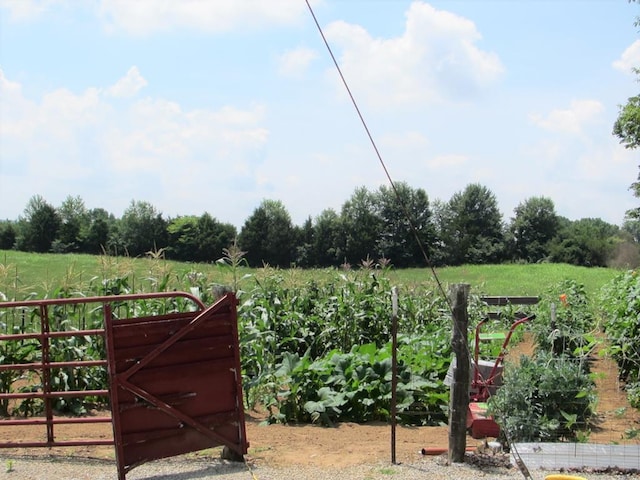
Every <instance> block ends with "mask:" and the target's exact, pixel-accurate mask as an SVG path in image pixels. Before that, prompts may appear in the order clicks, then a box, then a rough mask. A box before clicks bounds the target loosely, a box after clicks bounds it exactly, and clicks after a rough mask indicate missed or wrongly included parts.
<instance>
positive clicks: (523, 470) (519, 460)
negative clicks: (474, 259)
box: [305, 0, 533, 480]
mask: <svg viewBox="0 0 640 480" xmlns="http://www.w3.org/2000/svg"><path fill="white" fill-rule="evenodd" d="M305 3H306V4H307V7H308V8H309V12H310V13H311V17H312V18H313V21H314V23H315V24H316V27H317V29H318V32H319V33H320V36H321V37H322V41H323V42H324V44H325V46H326V47H327V51H328V52H329V55H330V56H331V60H332V61H333V64H334V65H335V67H336V70H337V71H338V75H340V79H341V81H342V84H343V85H344V88H345V89H346V91H347V94H348V95H349V98H350V99H351V103H352V104H353V107H354V108H355V110H356V113H357V114H358V118H360V122H361V123H362V126H363V127H364V130H365V132H366V133H367V137H368V138H369V142H371V146H372V147H373V150H374V151H375V153H376V156H377V157H378V161H379V162H380V165H381V166H382V169H383V170H384V173H385V175H386V177H387V180H388V181H389V184H390V185H391V188H392V189H393V192H394V193H395V195H396V199H397V200H398V202H399V203H400V206H401V208H402V212H403V214H404V216H405V218H406V219H407V221H408V222H409V226H410V228H411V232H412V233H413V236H414V238H415V240H416V242H417V244H418V247H419V248H420V252H421V253H422V256H423V258H424V260H425V262H426V263H427V266H428V267H429V269H430V270H431V274H432V275H433V278H434V280H435V282H436V284H437V286H438V290H439V291H440V293H441V294H442V296H443V297H444V298H445V300H446V302H447V306H448V307H449V310H450V312H451V314H452V315H453V306H452V305H451V300H450V299H449V297H448V296H447V294H446V292H445V291H444V287H443V286H442V282H441V281H440V278H439V277H438V274H437V272H436V269H435V267H434V266H433V263H432V262H431V259H430V258H429V255H428V254H427V252H426V250H425V248H424V244H423V242H422V240H421V239H420V236H419V235H418V230H417V228H416V226H415V223H414V221H413V218H412V217H411V215H410V214H409V210H408V209H407V206H406V205H405V204H404V202H403V201H402V198H401V197H400V194H399V192H398V190H397V188H396V185H395V183H394V181H393V179H392V178H391V174H390V173H389V170H388V169H387V166H386V165H385V163H384V160H383V159H382V155H381V154H380V151H379V150H378V146H377V145H376V142H375V140H374V139H373V135H371V132H370V130H369V127H368V125H367V122H366V121H365V119H364V117H363V115H362V113H361V112H360V108H359V107H358V103H357V102H356V99H355V97H354V96H353V94H352V93H351V89H350V88H349V84H348V83H347V80H346V78H345V77H344V75H343V74H342V69H341V68H340V65H339V64H338V61H337V60H336V57H335V55H334V54H333V50H332V49H331V46H330V45H329V42H328V41H327V38H326V37H325V35H324V32H323V30H322V27H321V26H320V23H319V22H318V19H317V18H316V15H315V13H314V11H313V8H312V7H311V4H310V3H309V0H305ZM454 328H457V327H456V325H455V323H454ZM470 353H471V352H470ZM506 437H507V443H508V444H509V445H510V446H511V448H513V449H514V450H515V444H514V443H513V442H512V441H511V438H509V437H510V436H509V435H508V433H507V435H506ZM515 458H516V460H517V464H518V468H519V470H520V472H521V473H522V475H523V476H524V477H525V479H527V480H533V479H532V477H531V474H530V473H529V470H528V469H527V467H526V465H525V464H524V462H523V461H522V458H521V457H520V455H519V453H518V452H517V450H515Z"/></svg>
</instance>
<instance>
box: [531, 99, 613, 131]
mask: <svg viewBox="0 0 640 480" xmlns="http://www.w3.org/2000/svg"><path fill="white" fill-rule="evenodd" d="M603 110H604V106H603V105H602V103H600V102H599V101H597V100H574V101H572V102H571V105H570V106H569V108H567V109H555V110H552V111H551V112H549V113H548V114H547V115H541V114H539V113H532V114H530V115H529V119H530V120H531V121H532V122H533V124H534V125H537V126H538V127H540V128H543V129H545V130H550V131H554V132H562V133H571V134H581V133H582V131H583V127H584V125H585V124H587V123H589V122H591V121H593V120H594V119H595V118H597V117H598V116H599V115H600V113H601V112H602V111H603Z"/></svg>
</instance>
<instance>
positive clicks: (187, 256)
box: [167, 215, 198, 261]
mask: <svg viewBox="0 0 640 480" xmlns="http://www.w3.org/2000/svg"><path fill="white" fill-rule="evenodd" d="M167 232H168V234H169V242H168V244H167V245H168V246H167V258H171V259H174V260H180V261H188V260H193V257H194V256H195V255H196V254H197V251H198V217H197V216H195V215H187V216H180V217H176V218H174V219H172V220H169V224H168V225H167Z"/></svg>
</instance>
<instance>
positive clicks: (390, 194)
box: [376, 182, 436, 268]
mask: <svg viewBox="0 0 640 480" xmlns="http://www.w3.org/2000/svg"><path fill="white" fill-rule="evenodd" d="M376 203H377V211H378V215H379V216H380V218H381V221H382V230H381V232H380V235H379V237H378V241H377V254H378V256H381V257H385V258H388V259H389V260H391V262H392V264H393V265H395V266H396V267H400V268H404V267H416V266H419V265H422V266H424V263H425V260H424V258H423V255H422V250H421V248H420V244H422V247H423V248H424V249H425V252H426V253H427V255H428V256H429V257H430V256H431V255H430V252H431V250H432V249H433V247H434V246H435V244H436V230H435V225H434V223H433V219H432V218H431V215H432V213H431V208H430V206H429V197H428V196H427V193H426V192H425V191H424V190H423V189H420V188H418V189H413V188H411V187H410V186H409V185H408V184H407V183H405V182H398V183H396V184H395V189H394V188H392V187H387V186H385V185H383V186H381V187H380V189H379V190H378V194H377V197H376ZM407 216H408V217H409V218H407ZM412 226H413V228H412ZM414 229H415V232H414ZM416 234H417V237H418V238H417V239H416ZM418 242H420V243H418Z"/></svg>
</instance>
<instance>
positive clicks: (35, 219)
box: [16, 195, 60, 252]
mask: <svg viewBox="0 0 640 480" xmlns="http://www.w3.org/2000/svg"><path fill="white" fill-rule="evenodd" d="M20 226H21V228H20V233H19V235H18V238H17V240H16V243H17V248H18V250H25V251H29V252H48V251H50V250H51V245H52V243H53V241H54V240H55V238H56V236H57V234H58V228H59V227H60V217H59V216H58V213H57V212H56V209H55V208H54V207H53V206H52V205H50V204H49V203H47V201H46V200H45V199H44V198H43V197H42V196H41V195H34V196H33V197H31V198H30V199H29V202H28V203H27V206H26V208H25V210H24V217H23V218H22V219H21V221H20Z"/></svg>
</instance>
